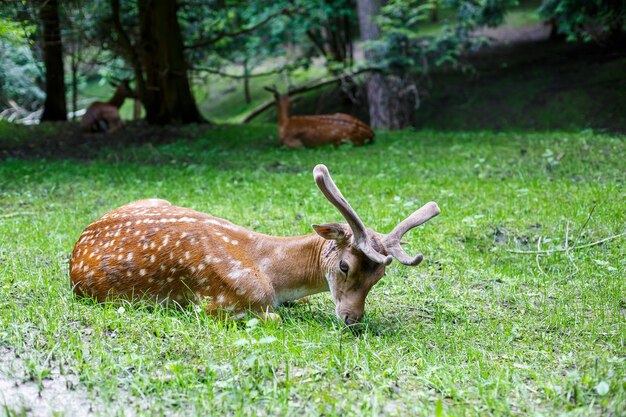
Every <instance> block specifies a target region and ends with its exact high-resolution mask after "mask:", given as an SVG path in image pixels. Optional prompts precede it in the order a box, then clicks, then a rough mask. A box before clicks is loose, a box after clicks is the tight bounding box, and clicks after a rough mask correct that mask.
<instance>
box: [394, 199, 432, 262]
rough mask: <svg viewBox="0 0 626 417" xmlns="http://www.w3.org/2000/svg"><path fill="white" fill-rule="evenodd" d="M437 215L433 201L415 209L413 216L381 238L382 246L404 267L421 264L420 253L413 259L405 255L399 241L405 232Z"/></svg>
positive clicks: (422, 257)
mask: <svg viewBox="0 0 626 417" xmlns="http://www.w3.org/2000/svg"><path fill="white" fill-rule="evenodd" d="M439 213H440V210H439V206H437V203H435V202H434V201H431V202H430V203H426V204H425V205H424V206H423V207H422V208H420V209H417V210H416V211H415V212H414V213H413V214H411V215H410V216H409V217H407V218H406V219H404V220H403V221H402V222H401V223H400V224H398V225H397V226H396V227H395V228H394V229H393V230H392V231H391V233H389V234H388V235H386V236H385V237H384V238H383V244H384V245H385V248H386V249H387V252H389V253H390V254H391V255H392V256H393V257H394V258H396V259H397V260H398V261H399V262H400V263H402V264H404V265H411V266H415V265H417V264H419V263H420V262H422V259H424V256H423V255H422V254H421V253H419V254H417V255H416V256H415V257H411V256H409V255H407V253H406V252H405V251H404V249H402V247H401V246H400V244H401V243H402V242H401V241H400V239H402V236H404V234H405V233H406V232H408V231H409V230H411V229H413V228H414V227H417V226H419V225H420V224H424V223H426V222H427V221H428V220H430V219H432V218H433V217H435V216H436V215H438V214H439Z"/></svg>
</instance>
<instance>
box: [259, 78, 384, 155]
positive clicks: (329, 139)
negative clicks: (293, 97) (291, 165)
mask: <svg viewBox="0 0 626 417" xmlns="http://www.w3.org/2000/svg"><path fill="white" fill-rule="evenodd" d="M265 89H266V90H267V91H269V92H271V93H272V94H273V95H274V100H276V105H277V110H278V136H279V137H280V143H281V144H283V145H285V146H287V147H288V148H302V147H307V148H312V147H316V146H322V145H328V144H333V145H335V146H339V145H340V144H341V143H342V142H345V141H350V142H352V143H354V144H355V145H363V144H364V143H368V142H372V141H373V140H374V132H373V131H372V129H370V127H369V126H368V125H367V124H365V123H364V122H362V121H361V120H359V119H357V118H356V117H354V116H350V115H349V114H345V113H335V114H319V115H311V116H289V104H290V100H289V94H280V93H279V92H278V90H277V89H276V88H275V87H265Z"/></svg>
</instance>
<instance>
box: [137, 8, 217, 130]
mask: <svg viewBox="0 0 626 417" xmlns="http://www.w3.org/2000/svg"><path fill="white" fill-rule="evenodd" d="M138 9H139V26H140V36H141V52H140V54H141V58H142V63H143V68H144V70H145V76H146V77H145V82H146V87H145V90H144V92H143V95H144V97H143V102H144V106H145V108H146V119H147V120H148V122H150V123H158V124H167V123H196V122H204V121H205V120H204V119H203V118H202V116H201V115H200V112H199V111H198V108H197V106H196V101H195V99H194V97H193V94H192V93H191V88H190V85H189V79H188V77H187V63H186V62H185V57H184V54H183V39H182V35H181V31H180V26H179V24H178V19H177V16H176V12H177V5H176V0H139V1H138Z"/></svg>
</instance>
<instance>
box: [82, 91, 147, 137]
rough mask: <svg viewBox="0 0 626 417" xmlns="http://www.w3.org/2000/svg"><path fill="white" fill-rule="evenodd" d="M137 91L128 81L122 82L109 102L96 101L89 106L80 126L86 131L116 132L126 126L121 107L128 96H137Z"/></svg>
mask: <svg viewBox="0 0 626 417" xmlns="http://www.w3.org/2000/svg"><path fill="white" fill-rule="evenodd" d="M135 96H136V94H135V92H134V91H133V90H132V89H131V88H130V86H129V85H128V81H123V82H121V83H120V84H119V85H118V86H117V88H116V89H115V94H114V95H113V97H111V99H110V100H109V101H107V102H102V101H96V102H93V103H91V104H90V105H89V107H87V111H86V112H85V114H84V115H83V118H82V120H81V122H80V126H81V128H82V129H83V131H85V132H109V133H111V132H114V131H115V130H117V129H119V128H120V127H122V126H124V121H123V120H122V118H121V117H120V112H119V109H120V107H122V105H123V104H124V101H125V100H126V99H127V98H132V97H135Z"/></svg>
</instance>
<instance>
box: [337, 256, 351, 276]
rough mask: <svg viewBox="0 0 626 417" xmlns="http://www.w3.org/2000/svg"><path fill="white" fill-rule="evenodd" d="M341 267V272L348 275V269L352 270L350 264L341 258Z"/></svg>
mask: <svg viewBox="0 0 626 417" xmlns="http://www.w3.org/2000/svg"><path fill="white" fill-rule="evenodd" d="M339 269H341V272H343V273H344V274H346V275H348V271H349V270H350V267H349V266H348V263H347V262H345V261H343V260H341V261H339Z"/></svg>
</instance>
